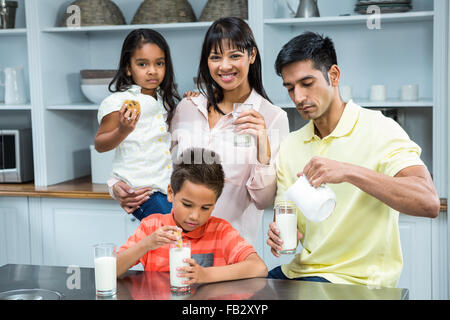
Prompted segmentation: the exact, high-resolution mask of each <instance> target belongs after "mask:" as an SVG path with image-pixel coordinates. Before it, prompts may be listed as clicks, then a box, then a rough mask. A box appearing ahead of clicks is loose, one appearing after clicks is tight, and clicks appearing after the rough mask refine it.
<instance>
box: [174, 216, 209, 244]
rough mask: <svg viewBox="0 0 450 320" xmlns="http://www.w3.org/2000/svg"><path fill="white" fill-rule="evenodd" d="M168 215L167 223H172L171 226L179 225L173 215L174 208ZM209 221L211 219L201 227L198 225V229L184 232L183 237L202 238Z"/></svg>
mask: <svg viewBox="0 0 450 320" xmlns="http://www.w3.org/2000/svg"><path fill="white" fill-rule="evenodd" d="M166 217H167V220H166V223H167V224H168V225H171V226H176V225H177V224H176V222H175V219H174V217H173V209H172V211H171V212H170V214H167V215H166ZM208 223H209V219H208V221H207V222H206V223H205V224H204V225H202V226H201V227H198V228H197V229H195V230H193V231H190V232H183V237H187V238H191V239H198V238H201V237H202V236H203V235H204V234H205V231H206V226H207V225H208Z"/></svg>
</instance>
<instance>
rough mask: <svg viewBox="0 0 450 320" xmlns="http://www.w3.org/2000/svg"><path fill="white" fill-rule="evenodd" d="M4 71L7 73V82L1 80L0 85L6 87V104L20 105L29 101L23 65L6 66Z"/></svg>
mask: <svg viewBox="0 0 450 320" xmlns="http://www.w3.org/2000/svg"><path fill="white" fill-rule="evenodd" d="M0 72H2V70H0ZM2 73H4V74H5V82H4V83H2V81H0V86H4V87H5V104H6V105H18V104H25V103H27V100H28V99H27V94H26V89H25V79H24V75H23V67H17V68H11V67H9V68H5V69H3V72H2Z"/></svg>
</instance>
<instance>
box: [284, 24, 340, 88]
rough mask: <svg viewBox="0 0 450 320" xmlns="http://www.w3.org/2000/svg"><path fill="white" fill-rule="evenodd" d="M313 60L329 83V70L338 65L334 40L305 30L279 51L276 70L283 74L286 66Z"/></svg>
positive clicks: (315, 66)
mask: <svg viewBox="0 0 450 320" xmlns="http://www.w3.org/2000/svg"><path fill="white" fill-rule="evenodd" d="M305 60H311V61H312V62H313V67H314V68H315V69H317V70H320V71H322V73H323V75H324V77H325V79H326V80H327V82H328V83H330V80H329V79H328V71H329V70H330V68H331V67H332V66H333V65H337V57H336V50H335V49H334V44H333V41H332V40H331V39H330V38H329V37H326V38H324V37H323V36H321V35H319V34H317V33H314V32H309V31H308V32H305V33H303V34H301V35H299V36H296V37H295V38H293V39H291V40H290V41H289V42H288V43H286V44H285V45H284V46H283V48H282V49H281V51H280V52H279V53H278V56H277V59H276V61H275V71H276V73H277V74H278V75H279V76H281V71H282V70H283V68H284V67H285V66H287V65H288V64H290V63H293V62H297V61H305Z"/></svg>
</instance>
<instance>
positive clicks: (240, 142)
mask: <svg viewBox="0 0 450 320" xmlns="http://www.w3.org/2000/svg"><path fill="white" fill-rule="evenodd" d="M251 109H253V104H251V103H233V112H232V115H233V120H234V121H235V120H236V119H237V118H238V117H239V114H240V113H241V112H244V111H247V110H251ZM252 141H253V136H252V135H251V134H239V133H236V134H235V135H234V146H235V147H250V146H251V145H252Z"/></svg>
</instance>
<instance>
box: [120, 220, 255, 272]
mask: <svg viewBox="0 0 450 320" xmlns="http://www.w3.org/2000/svg"><path fill="white" fill-rule="evenodd" d="M167 225H169V226H176V223H175V221H174V220H173V211H172V212H171V213H170V214H152V215H150V216H148V217H147V218H145V219H143V220H142V221H141V224H140V225H139V227H138V228H137V229H136V231H135V232H134V234H133V235H132V236H130V238H128V240H127V242H126V243H125V244H124V245H123V246H122V247H120V249H119V252H121V251H123V250H125V249H128V248H130V247H132V246H134V245H135V244H137V243H138V242H139V241H141V240H142V239H144V238H145V237H147V236H149V235H150V234H152V233H153V232H155V231H156V230H157V229H159V228H161V227H163V226H167ZM183 240H184V241H186V240H189V241H190V243H191V255H192V258H193V259H194V260H195V261H196V262H197V263H198V264H200V265H201V266H203V267H212V266H214V267H216V266H224V265H229V264H234V263H237V262H240V261H243V260H244V259H245V258H247V256H248V255H250V254H251V253H254V252H256V251H255V249H254V248H253V246H251V245H250V244H249V243H247V242H246V241H245V240H244V238H242V237H241V235H240V234H239V232H238V231H237V230H236V229H234V228H233V227H232V226H231V224H230V223H229V222H227V221H226V220H224V219H220V218H216V217H210V218H209V219H208V221H207V222H206V223H205V224H204V225H203V226H201V227H199V228H197V229H195V230H194V231H191V232H187V233H183ZM139 262H140V263H141V264H142V265H143V267H144V270H146V271H163V272H164V271H166V272H168V271H169V245H165V246H162V247H160V248H158V249H155V250H149V251H147V253H146V254H145V255H143V256H142V257H141V258H140V259H139V260H138V261H136V262H135V264H134V265H136V264H138V263H139Z"/></svg>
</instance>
